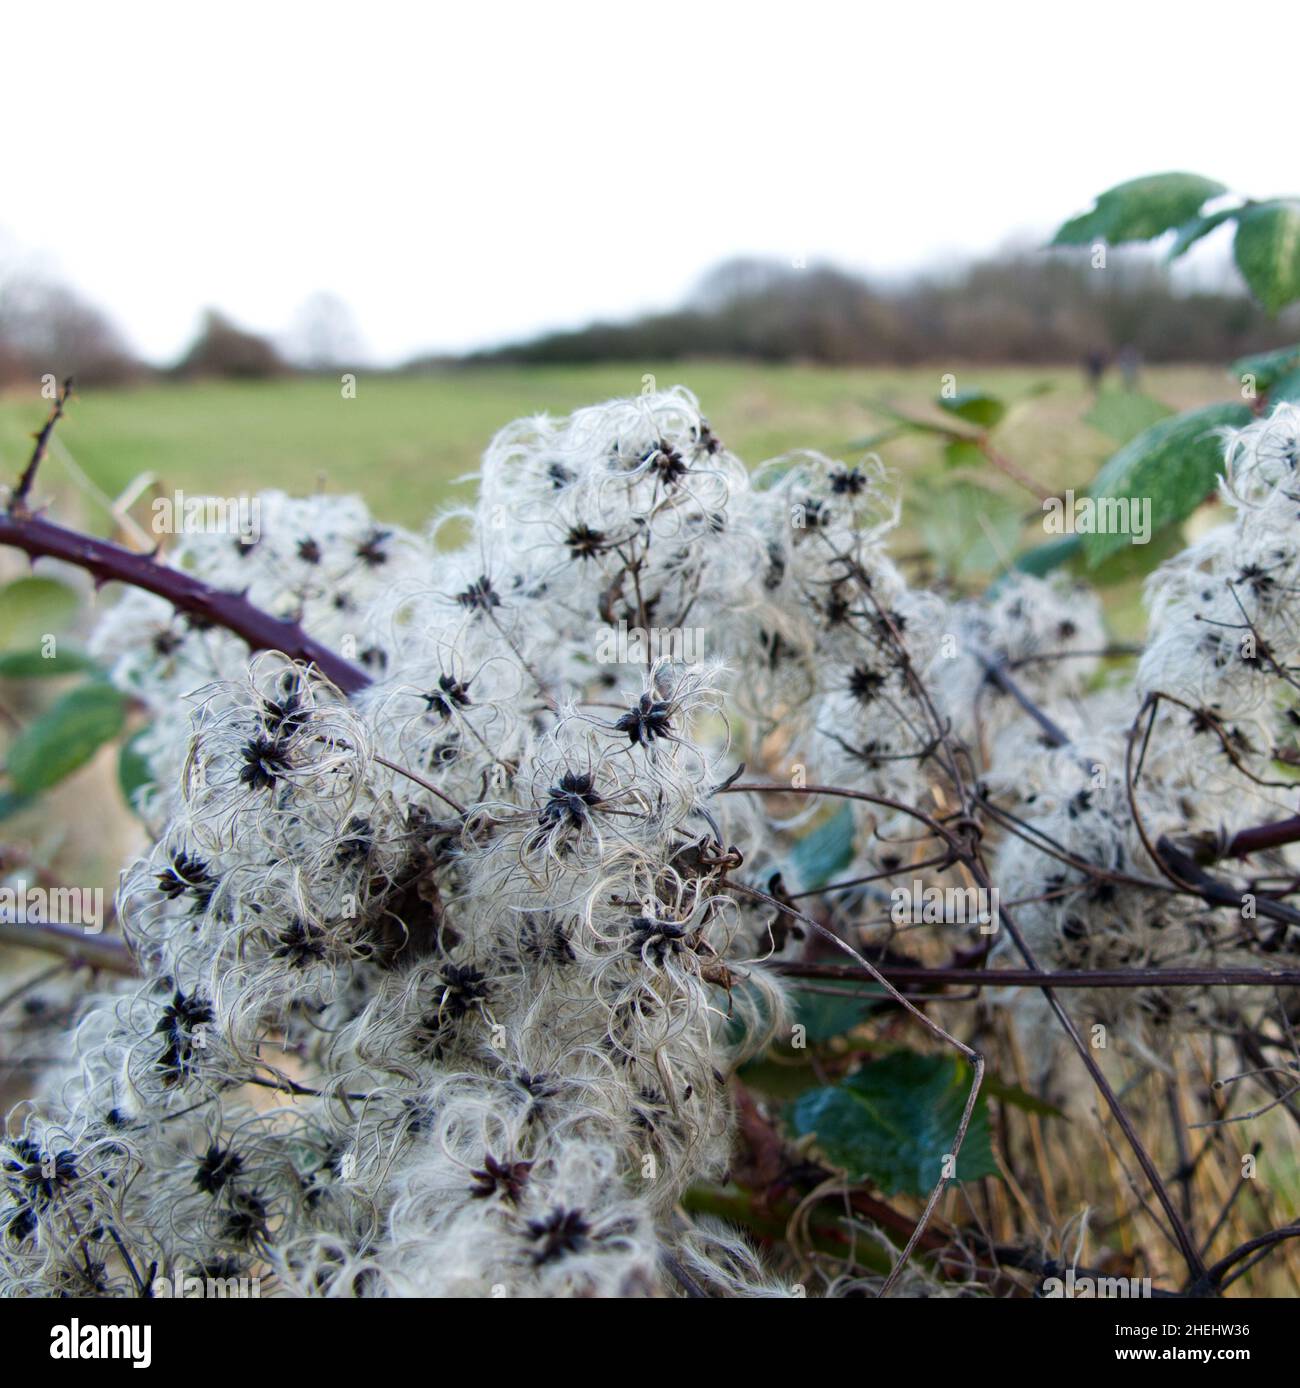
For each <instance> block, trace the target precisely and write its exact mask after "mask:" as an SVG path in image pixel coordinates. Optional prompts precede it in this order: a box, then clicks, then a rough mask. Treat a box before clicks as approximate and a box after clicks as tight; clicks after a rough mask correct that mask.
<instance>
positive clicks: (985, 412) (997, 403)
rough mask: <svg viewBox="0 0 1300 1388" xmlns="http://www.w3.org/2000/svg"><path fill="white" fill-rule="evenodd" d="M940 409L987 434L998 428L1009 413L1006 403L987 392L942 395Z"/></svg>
mask: <svg viewBox="0 0 1300 1388" xmlns="http://www.w3.org/2000/svg"><path fill="white" fill-rule="evenodd" d="M939 408H940V409H944V410H947V411H948V413H949V414H955V415H956V416H957V418H958V419H964V420H965V421H966V423H967V424H973V425H975V427H976V428H977V429H981V430H984V431H985V432H987V431H988V430H989V429H993V428H996V427H997V425H998V424H1000V423H1001V421H1002V419H1003V417H1004V416H1005V414H1006V412H1007V407H1006V404H1005V402H1003V401H1002V400H999V399H998V397H997V396H996V395H990V394H989V393H988V391H986V390H959V391H958V392H957V394H956V395H950V396H944V395H941V396H940V397H939Z"/></svg>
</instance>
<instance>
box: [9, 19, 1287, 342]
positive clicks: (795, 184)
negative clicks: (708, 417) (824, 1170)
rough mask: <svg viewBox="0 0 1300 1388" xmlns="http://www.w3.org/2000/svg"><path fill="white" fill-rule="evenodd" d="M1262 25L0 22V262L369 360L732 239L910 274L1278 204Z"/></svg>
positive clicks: (164, 334) (1270, 52)
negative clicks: (331, 326)
mask: <svg viewBox="0 0 1300 1388" xmlns="http://www.w3.org/2000/svg"><path fill="white" fill-rule="evenodd" d="M1294 14H1295V9H1294V5H1293V4H1291V5H1287V4H1280V3H1279V4H1276V5H1274V4H1269V3H1259V2H1258V0H1257V2H1256V3H1252V4H1251V5H1250V6H1248V7H1243V6H1238V7H1231V6H1228V7H1225V6H1224V5H1222V4H1209V3H1206V4H1200V3H1191V2H1189V0H1183V3H1176V4H1165V3H1150V2H1149V0H1128V3H1124V4H1112V3H1109V0H1107V2H1106V3H1102V0H1077V3H1075V4H1070V5H1065V4H1061V3H1060V0H1039V3H1035V4H1015V3H997V0H985V3H982V4H972V3H969V0H967V3H954V4H948V3H943V2H942V0H907V3H900V4H897V5H889V6H885V5H880V4H875V3H872V4H869V5H868V4H863V3H861V0H834V3H821V0H786V3H781V4H763V3H761V0H750V3H746V4H731V3H716V2H715V0H693V3H684V4H679V3H675V0H654V3H651V2H650V0H640V3H625V2H624V0H606V2H605V3H593V4H580V3H566V0H552V2H551V3H546V4H542V3H538V2H537V0H533V3H529V4H513V3H511V4H506V3H495V4H493V3H478V2H477V0H458V3H455V4H441V3H439V4H434V5H429V6H423V5H417V3H415V0H406V3H382V2H377V0H356V2H355V3H348V4H343V5H331V4H329V3H322V2H321V0H316V3H310V4H289V3H280V2H279V0H262V3H258V4H245V3H239V0H224V3H221V4H220V5H218V4H211V3H210V4H206V5H203V4H197V5H192V4H188V3H184V4H181V3H175V0H172V3H168V4H156V5H155V4H147V3H131V2H130V0H119V3H114V4H111V5H108V4H104V3H102V0H96V3H93V4H81V3H64V4H60V5H59V6H58V7H57V8H54V9H52V8H50V7H48V6H37V5H21V6H20V5H18V4H13V5H10V6H9V7H7V9H6V12H5V16H4V23H3V43H4V48H5V59H6V61H5V63H4V71H3V80H2V81H0V121H2V123H0V129H2V130H3V132H4V135H3V140H4V153H3V169H4V181H5V196H4V199H3V202H2V203H0V259H3V261H4V263H6V264H8V265H9V266H11V267H12V266H13V265H14V264H15V263H21V264H23V265H26V266H39V267H40V268H42V269H44V270H47V271H49V272H52V273H55V274H58V275H59V276H61V277H63V278H65V279H67V280H68V281H70V282H72V283H73V284H75V285H76V286H77V287H79V288H80V289H81V290H83V291H84V292H85V293H86V294H87V295H88V296H89V297H91V298H92V299H93V300H94V301H95V302H97V303H98V304H100V305H101V306H102V307H104V308H105V309H107V310H108V311H109V312H110V313H111V314H112V316H113V317H114V318H115V319H116V320H117V321H118V322H119V324H121V325H122V327H123V328H124V329H125V330H126V332H127V333H128V335H129V337H130V339H131V340H132V343H133V345H134V346H135V347H136V348H137V349H138V350H140V351H142V352H143V353H145V354H146V355H147V356H149V357H151V358H154V359H158V360H162V359H166V358H169V357H171V356H173V355H174V354H175V353H176V352H177V351H178V350H179V349H180V348H181V346H182V345H183V343H184V342H185V341H186V340H187V338H188V337H189V335H190V334H191V333H192V331H193V329H194V327H195V324H196V321H197V316H198V312H199V310H200V308H201V307H202V306H204V305H206V304H213V305H218V306H220V307H221V308H223V309H225V310H226V311H228V312H229V313H230V314H231V315H232V316H233V317H235V318H236V320H238V321H240V322H242V323H244V324H245V325H247V326H249V327H253V328H256V329H259V330H265V331H271V332H279V331H281V330H283V329H284V328H285V327H286V325H287V324H288V323H289V321H290V320H291V318H292V316H293V314H294V311H295V309H296V308H297V307H298V306H299V305H300V304H301V303H302V302H303V300H304V299H306V298H307V297H308V296H309V295H310V294H312V293H313V292H314V291H319V290H328V291H331V292H333V293H335V294H337V295H339V296H340V297H341V298H343V299H344V300H345V301H346V302H347V303H348V304H349V305H350V306H351V307H352V310H353V312H354V315H355V317H356V320H357V323H358V326H359V328H360V331H361V336H362V337H363V339H364V341H365V343H366V345H367V347H368V348H369V350H370V355H371V356H372V357H373V358H374V359H376V360H393V359H397V358H400V357H402V356H405V355H408V354H410V353H413V352H416V351H419V350H426V349H433V350H439V349H440V350H459V349H463V348H466V347H470V346H475V345H480V344H485V343H491V342H494V341H499V340H502V339H505V338H509V337H515V336H518V335H520V334H523V333H527V332H530V331H533V330H536V329H539V328H543V327H550V326H556V325H570V324H578V323H582V322H585V321H587V320H588V319H590V318H591V317H593V316H597V315H603V316H620V315H625V314H627V313H630V312H633V311H636V310H638V309H642V308H646V307H662V306H669V305H671V304H673V303H674V302H676V301H677V300H679V299H680V298H681V297H682V295H683V294H684V293H685V292H686V291H687V290H688V289H689V288H690V286H691V285H692V284H693V283H694V281H695V280H696V278H697V277H698V275H699V274H700V272H701V271H703V270H705V269H706V268H708V267H709V266H710V265H712V264H713V263H715V262H716V261H718V260H720V259H722V258H724V257H727V256H731V255H734V254H737V253H760V254H773V255H779V256H783V257H793V256H797V255H799V254H803V255H806V256H807V257H808V258H809V259H817V258H822V257H825V258H830V259H833V260H836V261H838V262H841V263H844V264H848V265H854V266H860V267H863V268H866V269H869V270H874V271H877V272H881V273H893V272H897V271H901V270H904V269H909V268H913V267H916V266H921V265H931V266H933V265H942V264H944V263H951V261H952V259H953V258H954V257H964V256H967V255H970V254H972V253H978V252H981V251H986V250H990V249H993V248H995V247H996V246H997V245H998V244H999V243H1001V242H1002V241H1003V240H1004V239H1005V238H1006V237H1007V236H1008V235H1009V234H1012V233H1017V232H1020V233H1029V232H1046V231H1049V230H1050V229H1051V228H1052V227H1053V226H1054V225H1055V224H1056V223H1057V222H1059V221H1060V220H1061V219H1063V218H1064V217H1066V216H1068V215H1070V214H1072V213H1074V212H1076V211H1078V210H1080V209H1081V208H1082V207H1084V206H1086V205H1087V204H1088V202H1089V201H1090V200H1091V198H1092V196H1093V195H1094V194H1095V193H1097V192H1100V191H1101V190H1102V189H1103V188H1105V187H1108V186H1109V185H1111V184H1113V183H1116V182H1119V181H1120V180H1122V179H1125V178H1129V177H1133V176H1136V175H1138V174H1143V173H1154V172H1161V171H1164V170H1167V169H1179V168H1185V169H1190V170H1193V171H1196V172H1201V173H1205V174H1208V175H1210V176H1211V177H1215V178H1218V179H1220V180H1221V181H1223V182H1225V183H1227V184H1229V185H1230V186H1232V187H1234V188H1239V189H1241V190H1242V191H1245V192H1248V193H1253V194H1256V195H1261V196H1262V195H1269V194H1276V193H1295V192H1296V191H1298V190H1297V187H1296V186H1295V185H1296V184H1297V183H1300V177H1297V167H1296V163H1295V159H1294V142H1293V140H1292V138H1291V136H1292V135H1293V133H1294V128H1295V126H1294V102H1295V96H1294V91H1293V86H1294V84H1293V83H1292V82H1290V81H1289V80H1287V79H1286V77H1285V73H1286V72H1287V71H1288V64H1287V62H1286V61H1285V60H1284V61H1282V62H1281V63H1279V61H1278V59H1279V57H1281V56H1282V55H1283V54H1284V53H1286V52H1290V51H1292V50H1293V49H1294V46H1295V38H1296V28H1297V26H1296V21H1295V18H1294ZM1279 50H1281V51H1279ZM1283 185H1284V186H1283ZM1210 253H1212V248H1211V251H1210Z"/></svg>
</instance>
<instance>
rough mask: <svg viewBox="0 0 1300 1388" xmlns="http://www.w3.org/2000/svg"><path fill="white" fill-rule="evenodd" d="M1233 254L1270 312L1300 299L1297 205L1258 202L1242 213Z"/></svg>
mask: <svg viewBox="0 0 1300 1388" xmlns="http://www.w3.org/2000/svg"><path fill="white" fill-rule="evenodd" d="M1232 254H1233V259H1234V260H1236V262H1237V268H1238V269H1239V270H1240V271H1241V273H1242V276H1243V278H1244V279H1245V281H1246V283H1247V284H1248V285H1249V286H1250V292H1251V293H1252V294H1253V295H1254V296H1255V298H1256V299H1258V300H1259V302H1260V303H1261V304H1262V305H1263V306H1264V308H1265V309H1267V310H1268V312H1269V313H1276V312H1277V311H1278V310H1279V309H1283V308H1285V307H1286V306H1287V304H1290V303H1294V302H1295V301H1296V300H1297V299H1300V202H1270V203H1261V204H1260V205H1259V206H1258V207H1252V208H1249V209H1248V210H1247V211H1245V212H1243V213H1242V215H1241V220H1240V221H1239V222H1238V224H1237V239H1236V241H1234V242H1233V247H1232Z"/></svg>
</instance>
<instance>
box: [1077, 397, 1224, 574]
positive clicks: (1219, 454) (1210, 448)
mask: <svg viewBox="0 0 1300 1388" xmlns="http://www.w3.org/2000/svg"><path fill="white" fill-rule="evenodd" d="M1250 418H1251V414H1250V410H1249V409H1247V407H1246V406H1245V405H1238V404H1224V405H1206V406H1204V407H1203V408H1202V409H1198V410H1188V411H1187V412H1186V413H1184V414H1180V415H1174V416H1173V418H1171V419H1162V420H1160V421H1159V423H1157V424H1153V425H1152V426H1151V427H1150V428H1149V429H1144V430H1143V431H1142V432H1141V433H1140V434H1139V435H1138V436H1137V437H1136V438H1134V439H1130V440H1129V442H1128V443H1126V444H1125V445H1124V447H1123V448H1121V449H1120V450H1119V452H1118V453H1116V454H1114V455H1113V456H1112V457H1111V459H1110V460H1109V461H1108V462H1107V463H1106V465H1105V466H1104V467H1103V468H1102V470H1101V471H1100V472H1099V473H1098V474H1097V477H1096V479H1095V480H1094V481H1093V484H1092V486H1091V487H1089V489H1088V495H1089V496H1090V497H1091V498H1092V499H1093V500H1094V501H1103V500H1111V499H1114V500H1116V501H1128V502H1129V503H1131V504H1137V505H1139V506H1141V505H1143V504H1144V503H1147V502H1149V503H1150V517H1149V519H1150V525H1151V535H1152V536H1155V535H1156V534H1158V533H1159V532H1160V531H1161V530H1163V529H1164V528H1165V527H1166V526H1169V525H1174V524H1175V523H1177V522H1178V521H1180V520H1183V519H1184V518H1185V517H1187V516H1189V515H1191V513H1192V512H1193V511H1194V510H1195V509H1196V508H1197V507H1198V506H1199V505H1200V504H1201V502H1202V501H1204V500H1205V498H1206V497H1207V496H1208V495H1209V494H1210V492H1212V491H1213V490H1214V485H1215V481H1216V479H1217V478H1218V476H1219V474H1220V473H1221V472H1222V470H1223V440H1222V438H1221V437H1220V435H1219V430H1221V429H1224V428H1229V427H1231V428H1240V427H1241V426H1242V425H1245V424H1248V423H1249V422H1250ZM1131 538H1132V535H1131V534H1129V533H1125V532H1123V531H1120V530H1118V529H1114V528H1113V529H1110V530H1107V531H1105V532H1104V533H1097V532H1096V530H1094V531H1093V532H1092V533H1090V534H1085V535H1084V536H1083V548H1084V553H1085V555H1086V556H1087V560H1088V567H1089V568H1095V567H1096V566H1097V565H1098V564H1100V563H1101V561H1102V560H1103V559H1105V558H1106V556H1107V555H1109V554H1113V553H1114V552H1115V550H1117V549H1119V548H1120V547H1121V546H1122V545H1126V544H1128V543H1129V542H1130V540H1131Z"/></svg>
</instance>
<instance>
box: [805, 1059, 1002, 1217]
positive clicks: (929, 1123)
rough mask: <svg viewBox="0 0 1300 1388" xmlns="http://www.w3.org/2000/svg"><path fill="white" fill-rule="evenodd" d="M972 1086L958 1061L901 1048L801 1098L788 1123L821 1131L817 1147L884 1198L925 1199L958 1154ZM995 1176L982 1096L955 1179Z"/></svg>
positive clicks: (986, 1111)
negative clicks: (957, 1141)
mask: <svg viewBox="0 0 1300 1388" xmlns="http://www.w3.org/2000/svg"><path fill="white" fill-rule="evenodd" d="M970 1084H971V1072H970V1070H969V1069H968V1068H967V1066H965V1065H963V1064H962V1063H961V1062H960V1061H959V1060H957V1059H956V1057H954V1056H924V1055H917V1054H915V1053H914V1052H912V1051H895V1052H894V1053H893V1054H892V1055H887V1056H884V1057H883V1058H882V1059H880V1060H877V1061H873V1062H872V1063H870V1064H868V1065H865V1066H863V1068H862V1069H860V1070H858V1071H857V1072H856V1073H855V1074H853V1075H850V1076H849V1078H848V1079H846V1080H844V1081H843V1082H842V1083H840V1084H837V1085H835V1086H834V1087H833V1088H828V1089H814V1090H810V1091H809V1092H807V1093H806V1094H801V1095H800V1096H799V1098H798V1099H796V1100H795V1102H794V1104H793V1105H792V1106H791V1110H790V1123H791V1127H792V1129H793V1131H794V1132H795V1134H796V1135H797V1136H800V1137H806V1136H808V1135H810V1134H815V1135H816V1136H815V1144H816V1146H817V1148H818V1149H819V1150H820V1151H821V1152H822V1153H823V1154H824V1155H825V1156H826V1158H827V1160H828V1161H830V1162H831V1163H832V1164H833V1165H834V1166H836V1167H838V1168H839V1169H841V1170H843V1171H846V1172H847V1173H848V1175H849V1177H850V1179H852V1180H869V1181H871V1182H873V1183H874V1184H875V1185H876V1187H877V1188H878V1189H879V1190H881V1191H882V1192H883V1193H884V1194H886V1195H895V1194H897V1193H899V1192H900V1191H905V1192H907V1193H908V1194H910V1195H923V1194H925V1193H926V1192H928V1191H929V1190H930V1189H931V1188H932V1187H933V1186H934V1183H935V1182H936V1181H937V1180H938V1179H939V1177H940V1176H941V1175H942V1173H943V1160H944V1158H945V1157H946V1156H948V1155H949V1154H950V1153H951V1152H952V1147H953V1142H954V1139H955V1138H956V1136H957V1129H958V1127H959V1126H960V1124H961V1115H962V1110H963V1109H964V1108H965V1105H966V1096H967V1094H968V1093H969V1092H970ZM997 1174H998V1167H997V1163H996V1161H995V1160H994V1158H993V1149H992V1146H991V1143H990V1140H989V1123H988V1107H987V1105H986V1103H985V1099H984V1096H983V1094H981V1095H980V1097H979V1099H978V1100H977V1101H976V1105H975V1110H974V1112H973V1114H972V1115H971V1123H970V1127H969V1129H968V1130H967V1133H966V1140H965V1142H964V1143H963V1144H962V1149H961V1153H960V1155H959V1156H958V1158H957V1167H956V1179H958V1180H961V1181H971V1180H975V1179H976V1178H978V1177H980V1176H996V1175H997Z"/></svg>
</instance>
